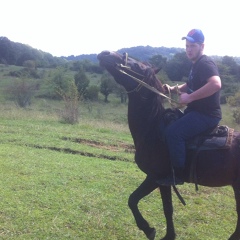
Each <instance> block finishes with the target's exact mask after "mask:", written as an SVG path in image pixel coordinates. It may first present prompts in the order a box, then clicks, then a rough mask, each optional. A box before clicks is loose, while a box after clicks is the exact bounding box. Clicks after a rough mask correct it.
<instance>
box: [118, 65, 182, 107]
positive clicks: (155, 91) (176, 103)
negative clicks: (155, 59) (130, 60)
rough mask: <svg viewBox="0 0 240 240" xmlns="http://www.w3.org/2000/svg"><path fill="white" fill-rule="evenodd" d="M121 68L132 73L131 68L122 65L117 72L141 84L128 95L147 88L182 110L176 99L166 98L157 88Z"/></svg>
mask: <svg viewBox="0 0 240 240" xmlns="http://www.w3.org/2000/svg"><path fill="white" fill-rule="evenodd" d="M121 68H127V69H128V70H130V71H132V70H131V69H130V68H129V67H127V66H125V65H122V64H120V65H118V68H117V70H118V71H119V72H121V73H123V74H125V75H127V76H129V77H131V78H132V79H133V80H135V81H136V82H138V83H139V85H138V86H137V87H136V88H135V89H133V90H132V91H130V92H128V93H132V92H134V91H139V90H140V89H141V87H142V86H144V87H145V88H147V89H149V90H150V91H152V92H154V93H156V94H158V95H160V96H161V97H164V98H166V99H168V101H169V103H170V104H171V105H173V106H175V107H177V108H182V107H183V105H182V104H180V103H179V102H177V101H175V100H174V99H172V98H170V97H168V96H166V95H165V94H163V93H161V92H159V91H158V90H157V89H156V88H154V87H152V86H150V85H149V84H147V83H145V82H144V81H142V80H140V79H138V78H136V77H134V76H132V75H130V74H128V73H127V72H125V71H124V70H122V69H121ZM132 72H134V71H132ZM134 73H136V72H134ZM136 74H138V73H136ZM138 75H139V76H142V77H144V76H143V75H140V74H138Z"/></svg>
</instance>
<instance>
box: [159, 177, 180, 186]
mask: <svg viewBox="0 0 240 240" xmlns="http://www.w3.org/2000/svg"><path fill="white" fill-rule="evenodd" d="M157 184H158V185H161V186H175V185H182V184H184V181H183V180H182V179H180V178H178V177H175V178H174V177H173V176H172V175H170V176H168V177H166V178H163V179H159V180H157Z"/></svg>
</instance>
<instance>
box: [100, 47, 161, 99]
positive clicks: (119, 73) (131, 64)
mask: <svg viewBox="0 0 240 240" xmlns="http://www.w3.org/2000/svg"><path fill="white" fill-rule="evenodd" d="M97 58H98V60H99V62H100V65H101V66H103V67H104V68H106V70H107V71H108V72H109V73H110V74H111V75H112V76H113V77H114V79H115V80H116V82H117V83H119V84H120V85H122V86H123V87H124V88H125V89H126V91H127V92H128V93H130V92H133V91H139V89H140V88H141V87H142V85H141V84H139V82H137V81H136V79H139V80H141V81H143V82H145V83H146V84H148V85H150V86H152V87H154V88H156V89H157V90H159V91H161V92H163V91H164V90H163V88H162V84H161V82H160V80H159V79H158V78H157V77H156V75H155V74H156V73H157V72H158V71H159V70H160V69H155V68H153V67H152V66H150V65H149V64H145V63H142V62H139V61H137V60H135V59H133V58H130V57H128V55H127V54H126V53H124V54H120V53H117V52H110V51H103V52H101V53H100V54H98V56H97ZM142 91H145V94H144V95H149V94H150V93H151V92H150V91H149V90H148V89H146V88H144V90H142ZM151 94H152V93H151Z"/></svg>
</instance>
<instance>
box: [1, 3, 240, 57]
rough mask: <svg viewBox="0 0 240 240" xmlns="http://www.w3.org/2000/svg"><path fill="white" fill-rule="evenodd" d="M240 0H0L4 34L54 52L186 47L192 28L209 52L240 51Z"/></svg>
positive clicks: (64, 53)
mask: <svg viewBox="0 0 240 240" xmlns="http://www.w3.org/2000/svg"><path fill="white" fill-rule="evenodd" d="M238 5H239V4H238V0H201V1H194V0H21V1H20V0H0V8H1V15H0V19H1V21H0V22H1V25H0V36H3V37H7V38H8V39H9V40H11V41H13V42H19V43H23V44H27V45H29V46H31V47H33V48H36V49H39V50H42V51H44V52H48V53H50V54H52V55H53V56H57V57H60V56H70V55H74V56H77V55H82V54H92V53H94V54H95V53H96V54H97V53H100V52H101V51H103V50H110V51H117V50H119V49H121V48H129V47H135V46H152V47H169V48H170V47H180V48H185V41H183V40H181V38H182V37H183V36H186V35H187V33H188V32H189V31H190V30H191V29H193V28H198V29H201V30H202V31H203V33H204V35H205V54H207V55H218V56H225V55H227V56H233V57H235V56H236V57H240V47H239V44H240V34H239V26H238V25H239V7H238Z"/></svg>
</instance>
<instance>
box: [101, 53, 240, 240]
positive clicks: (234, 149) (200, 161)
mask: <svg viewBox="0 0 240 240" xmlns="http://www.w3.org/2000/svg"><path fill="white" fill-rule="evenodd" d="M97 58H98V60H99V64H100V66H102V67H103V68H104V69H106V70H107V71H108V72H109V73H110V74H111V75H112V76H113V78H114V79H115V81H116V82H117V83H118V84H120V85H122V86H123V87H124V88H125V90H126V92H127V94H128V113H127V114H128V125H129V130H130V133H131V135H132V138H133V142H134V146H135V162H136V164H137V166H138V167H139V168H140V170H141V171H143V172H144V173H145V174H146V178H145V179H144V180H143V182H142V183H141V184H140V186H139V187H138V188H137V189H136V190H135V191H133V193H131V194H130V196H129V199H128V206H129V208H130V209H131V212H132V214H133V216H134V218H135V221H136V224H137V226H138V228H139V229H140V230H142V231H143V232H144V234H145V235H146V237H147V239H149V240H154V239H155V237H156V229H155V228H154V227H150V225H149V223H148V222H147V220H146V219H144V218H143V216H142V214H141V212H140V210H139V209H138V203H139V201H140V200H141V199H142V198H144V197H145V196H147V195H148V194H150V193H151V192H152V191H154V190H155V189H157V188H159V190H160V195H161V198H162V204H163V212H164V216H165V218H166V233H165V236H164V237H163V238H162V240H174V239H176V232H175V228H174V222H173V203H172V188H171V186H159V185H158V184H157V183H156V180H157V179H159V178H163V177H166V176H167V175H168V173H169V171H170V170H171V164H170V160H169V156H168V151H167V146H166V144H165V141H164V140H163V139H162V138H161V128H163V129H164V125H163V127H160V125H161V124H160V123H161V122H162V119H163V116H164V113H165V112H166V110H167V109H165V107H164V96H165V89H164V87H163V84H162V83H161V81H160V79H159V78H158V77H157V75H156V74H157V73H158V71H159V69H157V68H155V67H153V66H151V65H150V64H148V63H144V62H141V61H137V60H135V59H134V58H132V57H129V56H128V55H127V54H126V53H124V54H120V53H118V52H111V51H102V52H101V53H99V54H98V55H97ZM153 90H154V91H153ZM158 93H159V94H158ZM239 138H240V133H239V132H238V131H235V130H233V135H232V142H231V145H230V146H229V148H227V149H209V150H207V151H199V152H198V153H197V154H196V153H195V152H194V151H192V150H191V149H187V159H186V162H187V164H186V168H187V171H186V173H187V174H186V177H185V182H187V183H195V184H199V185H202V186H208V187H221V186H232V188H233V190H234V196H235V200H236V211H237V224H236V228H235V231H234V233H233V234H232V235H231V236H230V237H229V240H239V239H240V162H239V160H240V147H239V140H238V139H239ZM193 159H195V160H194V161H197V164H196V169H195V171H196V176H197V177H196V178H190V177H189V175H190V174H189V172H190V168H189V167H187V166H190V165H191V162H192V161H193Z"/></svg>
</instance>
